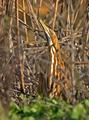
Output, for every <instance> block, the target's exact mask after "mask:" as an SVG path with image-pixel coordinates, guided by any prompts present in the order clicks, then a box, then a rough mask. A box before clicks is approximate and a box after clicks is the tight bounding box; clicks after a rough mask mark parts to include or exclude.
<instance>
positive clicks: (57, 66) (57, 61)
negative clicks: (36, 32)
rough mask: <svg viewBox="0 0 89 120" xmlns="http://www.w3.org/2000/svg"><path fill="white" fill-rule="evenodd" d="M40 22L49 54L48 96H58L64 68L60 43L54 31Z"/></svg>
mask: <svg viewBox="0 0 89 120" xmlns="http://www.w3.org/2000/svg"><path fill="white" fill-rule="evenodd" d="M40 23H41V25H42V27H43V30H44V32H45V35H46V38H47V41H48V44H49V47H50V56H51V66H50V77H49V78H48V80H49V81H48V83H49V85H48V86H49V96H51V97H54V96H59V95H60V92H61V85H60V82H61V80H62V78H63V77H64V73H63V70H64V69H65V66H64V62H63V61H62V58H61V54H60V44H59V41H58V38H57V35H56V33H55V32H54V31H53V30H52V29H50V28H49V27H47V26H46V25H45V24H44V22H43V21H42V20H40Z"/></svg>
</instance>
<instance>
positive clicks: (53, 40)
mask: <svg viewBox="0 0 89 120" xmlns="http://www.w3.org/2000/svg"><path fill="white" fill-rule="evenodd" d="M40 24H41V26H42V27H43V29H44V32H45V35H46V39H47V41H48V44H49V46H54V47H55V48H56V50H57V49H60V45H59V41H58V38H57V35H56V33H55V32H54V31H53V30H52V29H50V28H48V27H47V26H46V25H45V24H44V22H43V21H42V20H40Z"/></svg>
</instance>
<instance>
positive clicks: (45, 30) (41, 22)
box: [40, 20, 50, 35]
mask: <svg viewBox="0 0 89 120" xmlns="http://www.w3.org/2000/svg"><path fill="white" fill-rule="evenodd" d="M40 24H41V26H42V27H43V29H44V32H45V33H46V34H48V35H49V33H50V31H49V28H48V27H47V26H46V25H45V24H44V22H43V21H42V20H40Z"/></svg>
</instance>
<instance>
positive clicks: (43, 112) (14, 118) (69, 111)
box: [9, 98, 89, 120]
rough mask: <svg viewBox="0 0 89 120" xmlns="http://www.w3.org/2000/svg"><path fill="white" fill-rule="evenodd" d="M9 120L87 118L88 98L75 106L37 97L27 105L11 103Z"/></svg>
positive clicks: (75, 119)
mask: <svg viewBox="0 0 89 120" xmlns="http://www.w3.org/2000/svg"><path fill="white" fill-rule="evenodd" d="M9 119H10V120H39V119H40V120H89V100H85V101H82V102H80V103H78V104H77V105H75V106H72V105H70V104H67V103H66V102H64V101H62V100H58V99H44V100H42V99H41V98H38V99H36V100H33V101H32V103H31V104H29V105H21V106H18V105H17V104H15V103H12V104H11V110H10V112H9Z"/></svg>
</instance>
